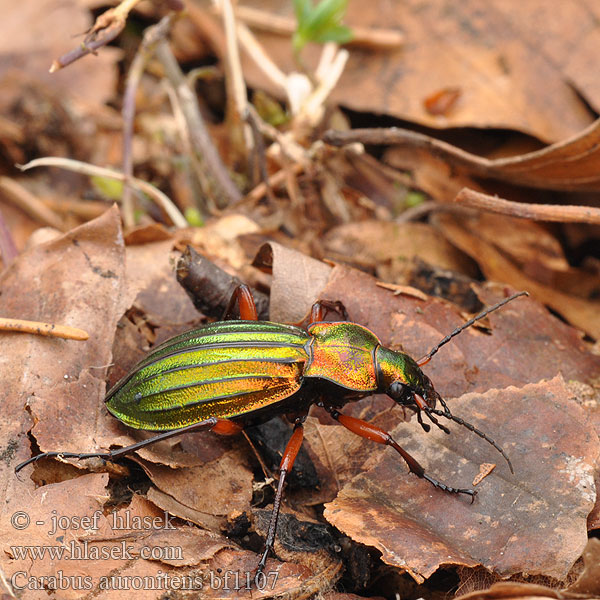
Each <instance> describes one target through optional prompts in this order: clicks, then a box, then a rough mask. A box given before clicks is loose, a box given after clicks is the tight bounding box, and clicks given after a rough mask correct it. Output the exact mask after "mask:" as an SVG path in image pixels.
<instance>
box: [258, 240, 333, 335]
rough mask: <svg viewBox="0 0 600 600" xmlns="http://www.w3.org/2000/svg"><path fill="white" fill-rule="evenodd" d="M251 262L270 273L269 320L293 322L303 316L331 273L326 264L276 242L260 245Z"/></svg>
mask: <svg viewBox="0 0 600 600" xmlns="http://www.w3.org/2000/svg"><path fill="white" fill-rule="evenodd" d="M252 264H253V265H254V266H255V267H258V268H259V269H261V270H264V271H268V272H271V271H272V272H273V283H272V284H271V304H270V319H271V320H272V321H276V322H287V323H296V322H299V321H301V320H302V319H303V318H304V317H306V315H307V314H308V311H309V310H310V307H311V306H312V304H313V303H314V302H315V301H316V300H317V298H318V291H319V290H320V289H321V288H322V287H323V286H324V285H325V283H326V281H327V278H328V277H329V273H330V272H331V267H330V266H328V265H326V264H325V263H322V262H321V261H318V260H315V259H314V258H310V257H308V256H306V255H305V254H300V252H296V251H295V250H290V249H289V248H286V247H285V246H282V245H281V244H277V243H275V242H269V243H268V244H265V245H264V246H262V248H261V249H260V250H259V252H258V254H257V255H256V258H255V259H254V262H253V263H252Z"/></svg>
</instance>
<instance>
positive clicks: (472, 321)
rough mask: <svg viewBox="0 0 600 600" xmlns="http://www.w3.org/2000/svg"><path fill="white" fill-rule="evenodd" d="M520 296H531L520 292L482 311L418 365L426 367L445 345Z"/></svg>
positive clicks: (446, 338)
mask: <svg viewBox="0 0 600 600" xmlns="http://www.w3.org/2000/svg"><path fill="white" fill-rule="evenodd" d="M520 296H529V293H528V292H518V293H516V294H513V295H512V296H509V297H508V298H504V300H502V301H501V302H498V303H497V304H494V305H493V306H490V307H488V308H486V309H485V310H483V311H481V312H480V313H479V314H478V315H477V316H475V317H473V318H472V319H469V320H468V321H467V322H466V323H463V324H462V325H460V326H458V327H457V328H456V329H455V330H454V331H453V332H452V333H449V334H448V335H447V336H446V337H445V338H444V339H443V340H442V341H441V342H440V343H439V344H436V345H435V346H434V347H433V348H432V349H431V350H430V351H429V352H428V353H427V354H426V355H425V356H424V357H423V358H421V359H419V360H418V361H417V364H418V365H419V366H420V367H422V366H423V365H426V364H427V363H428V362H429V361H430V360H431V357H432V356H433V355H434V354H435V353H436V352H437V351H438V350H439V349H440V348H441V347H442V346H443V345H444V344H447V343H448V342H449V341H450V340H451V339H452V338H453V337H454V336H457V335H458V334H459V333H460V332H461V331H464V330H465V329H466V328H467V327H471V325H473V323H475V322H476V321H479V320H480V319H483V317H485V316H487V315H489V314H490V313H491V312H494V311H495V310H498V309H499V308H500V307H502V306H504V305H505V304H508V303H509V302H511V301H512V300H515V299H516V298H519V297H520Z"/></svg>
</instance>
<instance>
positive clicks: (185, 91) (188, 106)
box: [156, 40, 242, 207]
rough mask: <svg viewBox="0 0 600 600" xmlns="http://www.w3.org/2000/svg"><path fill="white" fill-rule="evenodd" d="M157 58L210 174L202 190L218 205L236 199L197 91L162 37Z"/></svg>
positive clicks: (236, 195)
mask: <svg viewBox="0 0 600 600" xmlns="http://www.w3.org/2000/svg"><path fill="white" fill-rule="evenodd" d="M156 58H158V60H159V61H160V62H161V63H162V65H163V68H164V69H165V74H166V76H167V78H168V79H169V81H170V82H171V85H172V86H173V87H174V88H175V90H176V92H177V95H178V97H179V101H180V104H181V109H182V111H183V114H184V115H185V119H186V122H187V125H188V129H189V136H190V141H191V142H192V145H193V147H194V151H195V154H196V157H197V158H198V160H200V161H201V162H202V164H203V166H204V167H205V170H206V173H207V175H209V176H210V181H211V187H212V189H211V190H203V191H204V193H206V194H207V195H210V194H211V193H212V195H214V196H216V198H217V204H218V205H219V206H221V207H223V206H226V205H231V204H235V203H236V202H239V201H240V200H241V198H242V195H241V194H240V191H239V190H238V188H237V187H236V185H235V183H233V181H232V179H231V177H230V176H229V172H228V171H227V167H225V165H224V164H223V161H222V160H221V157H220V156H219V153H218V152H217V149H216V147H215V145H214V144H213V141H212V139H211V137H210V135H209V133H208V129H207V127H206V124H205V123H204V119H203V118H202V114H201V113H200V107H199V106H198V100H197V98H196V95H195V94H194V92H193V91H192V89H191V88H190V87H189V85H188V82H187V80H186V78H185V76H184V74H183V72H182V71H181V69H180V68H179V65H178V64H177V61H176V60H175V57H174V56H173V53H172V51H171V48H170V47H169V44H168V43H167V42H166V41H165V40H161V41H160V42H159V43H158V45H157V47H156Z"/></svg>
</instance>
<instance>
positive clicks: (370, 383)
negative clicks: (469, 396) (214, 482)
mask: <svg viewBox="0 0 600 600" xmlns="http://www.w3.org/2000/svg"><path fill="white" fill-rule="evenodd" d="M526 294H527V293H526V292H520V293H517V294H514V295H512V296H510V297H508V298H505V299H504V300H502V301H501V302H498V303H497V304H495V305H494V306H492V307H490V308H487V309H486V310H484V311H483V312H481V313H480V314H478V315H477V316H476V317H474V318H472V319H471V320H469V321H467V322H466V323H464V324H463V325H461V326H460V327H457V328H456V329H455V330H454V331H453V332H452V333H450V334H449V335H448V336H446V337H445V338H444V339H443V340H441V341H440V342H439V344H437V345H436V346H435V347H434V348H432V349H431V350H430V351H429V352H428V353H427V354H426V355H425V356H424V357H423V358H422V359H421V360H419V361H415V360H414V359H413V358H411V357H410V356H409V355H408V354H405V353H403V352H396V351H394V350H390V349H388V348H385V347H384V346H382V345H381V343H380V342H379V339H378V338H377V336H375V334H374V333H372V332H371V331H369V330H368V329H366V328H365V327H363V326H362V325H358V324H356V323H351V322H348V321H347V320H345V321H340V322H323V318H324V316H325V311H327V310H335V311H337V312H339V313H340V314H341V315H342V317H343V318H344V319H347V315H346V314H345V309H344V307H343V306H342V305H341V303H339V302H336V303H333V302H324V301H323V302H317V303H316V304H315V305H314V306H313V308H312V310H311V315H310V323H309V325H308V328H307V329H306V330H305V329H302V328H300V327H296V326H293V325H283V324H280V323H271V322H268V321H258V317H257V313H256V307H255V305H254V300H253V298H252V294H251V292H250V290H249V289H248V288H247V287H246V286H245V285H241V286H239V287H238V288H237V289H236V291H235V293H234V295H233V297H232V300H231V302H230V305H229V308H228V310H227V314H228V315H229V314H230V313H231V312H232V309H233V308H234V305H235V303H236V302H237V303H238V305H239V312H240V317H241V319H242V320H240V321H220V322H216V323H210V324H207V325H204V326H203V327H200V328H199V329H194V330H192V331H188V332H187V333H183V334H181V335H178V336H176V337H174V338H171V339H170V340H168V341H166V342H165V343H163V344H161V345H160V346H158V347H157V348H155V349H154V350H153V351H152V352H151V353H150V354H149V355H148V356H147V357H146V358H145V359H144V360H142V361H141V362H140V363H139V364H138V365H137V366H136V367H135V368H134V369H133V370H132V371H131V372H130V373H129V374H128V375H126V376H125V377H124V378H123V379H121V380H120V381H119V382H118V383H117V384H116V385H115V386H114V387H113V388H112V389H111V390H110V391H109V392H108V395H107V396H106V406H107V408H108V410H109V411H110V412H111V413H112V414H113V415H114V416H115V417H117V419H119V420H120V421H122V422H123V423H125V424H126V425H128V426H129V427H132V428H135V429H144V430H151V431H161V432H162V433H160V434H158V435H156V436H154V437H151V438H149V439H146V440H143V441H140V442H138V443H136V444H133V445H131V446H127V447H126V448H120V449H118V450H110V451H108V452H90V453H73V452H44V453H42V454H38V455H37V456H34V457H32V458H30V459H29V460H27V461H25V462H24V463H21V464H20V465H18V466H17V467H16V469H15V471H17V472H18V471H20V470H21V469H22V468H23V467H25V466H26V465H28V464H30V463H32V462H35V461H37V460H39V459H40V458H46V457H58V456H60V457H63V458H77V459H85V458H96V457H97V458H102V459H105V460H110V461H114V460H116V459H118V458H120V457H122V456H124V455H126V454H129V453H131V452H134V451H135V450H139V449H140V448H143V447H145V446H148V445H150V444H153V443H154V442H157V441H160V440H164V439H167V438H170V437H173V436H176V435H181V434H183V433H186V432H190V431H197V430H199V429H205V428H208V429H211V430H212V431H213V432H215V433H218V434H222V435H231V434H234V433H238V432H240V431H241V430H242V429H243V428H244V427H247V426H250V425H256V424H258V423H261V422H264V421H266V420H268V419H270V418H272V417H274V416H276V415H291V417H290V420H291V421H292V422H293V423H294V430H293V433H292V436H291V438H290V440H289V442H288V444H287V447H286V449H285V452H284V453H283V458H282V460H281V464H280V475H279V483H278V486H277V492H276V494H275V499H274V503H273V511H272V514H271V521H270V524H269V530H268V533H267V538H266V542H265V548H264V552H263V554H262V556H261V558H260V561H259V563H258V568H257V573H256V574H257V577H258V575H259V574H260V573H261V572H262V571H263V569H264V567H265V564H266V561H267V556H268V554H269V551H270V550H271V548H272V547H273V543H274V540H275V532H276V529H277V519H278V515H279V507H280V504H281V499H282V495H283V487H284V483H285V479H286V475H287V473H289V471H290V470H291V469H292V466H293V464H294V460H295V458H296V455H297V454H298V451H299V450H300V446H301V445H302V439H303V423H304V421H305V419H306V415H307V413H308V410H309V408H310V406H311V405H312V404H317V405H318V406H321V407H322V408H324V409H325V410H326V411H327V412H328V413H329V414H330V415H331V416H332V417H333V418H334V419H335V420H336V421H338V422H339V423H341V424H342V425H343V426H344V427H346V428H348V429H349V430H350V431H352V432H353V433H356V434H357V435H359V436H361V437H363V438H366V439H369V440H371V441H374V442H377V443H380V444H386V445H388V446H391V447H392V448H394V450H396V451H397V452H398V453H399V454H400V455H401V456H402V458H403V459H404V460H405V461H406V463H407V464H408V467H409V470H410V471H411V472H412V473H414V474H415V475H417V476H418V477H422V478H424V479H426V480H427V481H429V482H430V483H432V484H433V485H434V486H435V487H437V488H440V489H442V490H444V491H446V492H451V493H456V494H467V495H469V496H471V498H472V499H473V498H474V497H475V494H476V492H475V491H474V490H472V489H468V488H455V487H451V486H449V485H446V484H444V483H441V482H440V481H438V480H436V479H434V478H433V477H430V476H429V475H427V474H426V473H425V470H424V469H423V467H422V466H421V465H420V464H419V463H418V462H417V461H416V460H415V459H414V458H413V457H412V456H411V455H410V454H408V452H406V451H405V450H404V449H403V448H402V447H400V446H399V445H398V444H397V443H396V441H395V440H394V439H393V438H392V437H391V436H390V435H389V433H387V432H385V431H383V430H382V429H380V428H379V427H376V426H375V425H372V424H370V423H367V422H366V421H362V420H360V419H356V418H354V417H351V416H348V415H344V414H342V413H340V412H339V410H338V409H340V408H342V407H343V406H344V405H345V404H346V403H347V402H350V401H352V400H357V399H360V398H362V397H364V396H367V395H370V394H374V393H384V394H387V395H388V396H390V398H392V399H393V400H394V401H396V402H397V403H398V404H400V405H402V406H405V407H408V408H410V409H412V410H414V411H415V412H416V414H417V420H418V422H419V423H420V424H421V426H422V427H423V429H424V430H425V431H429V429H430V426H429V425H428V424H426V423H424V422H423V420H422V415H423V413H424V414H425V416H427V418H428V419H429V420H430V421H431V422H432V423H433V424H435V425H436V426H437V427H439V428H440V429H442V430H443V431H445V432H446V433H450V431H449V430H448V428H447V427H445V426H444V425H442V424H441V423H439V422H438V420H437V418H436V417H444V418H446V419H449V420H451V421H454V422H456V423H458V424H460V425H463V426H464V427H467V428H468V429H469V430H470V431H472V432H473V433H475V434H476V435H478V436H479V437H481V438H483V439H484V440H486V441H487V442H488V443H490V444H491V445H492V446H494V448H496V450H498V452H500V453H501V454H502V456H503V457H504V458H505V459H506V461H507V463H508V465H509V467H510V470H511V472H512V465H511V463H510V460H509V458H508V456H507V455H506V454H505V452H504V450H502V448H501V447H500V446H498V444H496V442H494V440H492V439H491V438H489V437H488V436H487V435H486V434H485V433H483V432H482V431H479V430H478V429H476V428H475V427H474V426H473V425H471V424H470V423H468V422H466V421H464V420H463V419H461V418H459V417H455V416H454V415H453V414H452V413H451V412H450V409H449V408H448V406H447V405H446V403H445V402H444V400H443V399H442V398H441V397H440V395H439V394H438V393H437V392H436V391H435V389H434V387H433V384H432V383H431V381H430V379H429V378H428V377H427V376H426V375H425V374H424V373H423V371H422V370H421V367H422V366H423V365H424V364H426V363H427V362H429V360H430V359H431V357H432V356H433V355H434V354H435V353H436V352H437V351H438V350H439V349H440V347H441V346H443V345H444V344H446V343H447V342H449V341H450V340H451V339H452V338H453V337H454V336H455V335H458V334H459V333H460V332H461V331H463V330H464V329H466V328H467V327H469V326H470V325H472V324H473V323H475V321H478V320H479V319H482V318H483V317H485V316H486V315H487V314H489V313H490V312H492V311H494V310H496V309H498V308H500V307H501V306H504V305H505V304H507V303H508V302H510V301H512V300H514V299H515V298H518V297H519V296H523V295H526ZM438 401H439V403H440V405H441V407H442V409H438V408H436V404H437V402H438Z"/></svg>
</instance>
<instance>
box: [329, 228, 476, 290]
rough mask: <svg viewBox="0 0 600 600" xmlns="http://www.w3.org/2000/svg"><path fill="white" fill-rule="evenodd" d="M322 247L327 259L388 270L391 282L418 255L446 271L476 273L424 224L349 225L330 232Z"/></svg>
mask: <svg viewBox="0 0 600 600" xmlns="http://www.w3.org/2000/svg"><path fill="white" fill-rule="evenodd" d="M323 244H324V247H325V252H326V254H325V255H326V256H327V257H328V258H332V259H334V260H340V261H346V262H352V263H354V264H356V265H358V266H360V267H363V268H370V269H374V270H375V271H376V272H377V273H378V274H380V275H381V272H382V271H385V273H386V277H385V279H387V280H388V281H389V280H391V281H397V280H398V277H399V274H400V273H402V272H403V270H406V269H407V268H408V267H409V265H410V261H411V260H412V259H414V258H415V257H417V256H418V257H419V258H420V259H421V260H423V261H425V262H426V263H428V264H430V265H435V266H438V267H441V268H443V269H451V270H453V271H458V272H460V273H466V274H468V275H471V276H474V275H475V274H476V268H475V265H474V264H473V263H472V262H471V260H469V259H468V258H467V257H466V256H465V255H464V254H463V253H462V252H459V251H457V249H456V248H455V247H454V246H452V244H450V243H448V242H447V241H446V240H445V239H444V238H442V237H440V236H439V234H438V233H437V232H436V231H435V230H434V229H433V228H431V227H430V226H429V225H427V224H425V223H385V222H383V221H361V222H360V223H349V224H347V225H340V226H338V227H334V228H333V229H331V230H330V231H328V232H327V234H326V235H325V238H324V240H323ZM395 273H396V274H397V275H396V277H394V274H395Z"/></svg>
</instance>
